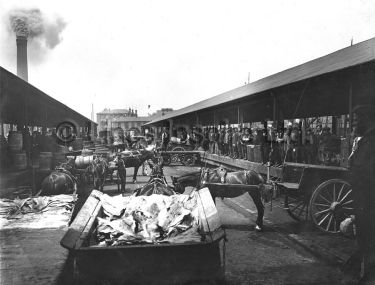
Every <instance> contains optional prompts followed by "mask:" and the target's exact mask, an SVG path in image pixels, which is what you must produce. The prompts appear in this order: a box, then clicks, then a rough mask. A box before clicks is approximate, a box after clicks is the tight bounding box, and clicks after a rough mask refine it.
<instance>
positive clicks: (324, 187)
mask: <svg viewBox="0 0 375 285" xmlns="http://www.w3.org/2000/svg"><path fill="white" fill-rule="evenodd" d="M353 203H354V202H353V197H352V187H351V186H350V184H349V183H348V182H346V181H345V180H342V179H331V180H327V181H325V182H323V183H322V184H320V185H319V186H318V187H317V188H316V189H315V191H314V193H313V195H312V197H311V201H310V209H311V210H310V215H311V219H312V221H313V222H314V225H315V226H316V227H317V228H318V229H319V230H321V231H323V232H329V233H339V232H340V223H341V222H342V221H343V220H344V219H345V218H347V217H348V216H350V215H352V214H353V213H354V207H353Z"/></svg>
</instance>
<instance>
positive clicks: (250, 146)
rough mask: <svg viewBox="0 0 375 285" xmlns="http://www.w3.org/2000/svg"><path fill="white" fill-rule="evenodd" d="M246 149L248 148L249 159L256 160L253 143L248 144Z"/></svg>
mask: <svg viewBox="0 0 375 285" xmlns="http://www.w3.org/2000/svg"><path fill="white" fill-rule="evenodd" d="M246 150H247V160H248V161H252V162H254V161H255V158H254V145H252V144H250V145H247V146H246Z"/></svg>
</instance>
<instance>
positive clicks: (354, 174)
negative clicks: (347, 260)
mask: <svg viewBox="0 0 375 285" xmlns="http://www.w3.org/2000/svg"><path fill="white" fill-rule="evenodd" d="M353 114H354V121H353V127H354V134H355V136H357V138H356V139H355V141H354V144H353V150H352V153H351V155H350V156H349V170H350V175H351V179H350V180H351V181H350V182H351V185H352V187H353V200H354V212H355V225H356V235H357V243H358V252H357V257H358V258H359V261H360V268H358V269H359V270H360V278H361V282H363V283H361V284H374V283H371V282H375V105H359V106H357V107H355V108H354V109H353ZM357 260H358V259H357ZM368 282H370V283H368Z"/></svg>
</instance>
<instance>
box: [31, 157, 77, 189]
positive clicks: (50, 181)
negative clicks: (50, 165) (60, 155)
mask: <svg viewBox="0 0 375 285" xmlns="http://www.w3.org/2000/svg"><path fill="white" fill-rule="evenodd" d="M74 173H75V165H74V160H68V161H67V162H65V163H61V164H60V166H58V167H56V169H55V170H53V171H52V172H51V173H50V174H49V175H48V176H47V177H46V178H44V179H43V181H42V186H41V190H40V191H39V192H38V194H37V195H36V196H39V195H43V196H48V195H59V194H72V193H75V192H77V178H76V176H75V175H74Z"/></svg>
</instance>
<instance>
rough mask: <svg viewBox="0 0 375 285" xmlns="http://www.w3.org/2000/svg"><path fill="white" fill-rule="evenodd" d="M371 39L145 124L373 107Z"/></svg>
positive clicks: (291, 115) (324, 113)
mask: <svg viewBox="0 0 375 285" xmlns="http://www.w3.org/2000/svg"><path fill="white" fill-rule="evenodd" d="M374 72H375V38H371V39H369V40H367V41H364V42H361V43H358V44H355V45H352V46H348V47H346V48H344V49H341V50H338V51H336V52H333V53H331V54H328V55H326V56H323V57H320V58H317V59H315V60H312V61H309V62H306V63H304V64H301V65H298V66H295V67H293V68H290V69H287V70H284V71H282V72H279V73H276V74H273V75H271V76H268V77H266V78H263V79H260V80H258V81H255V82H252V83H250V84H247V85H244V86H241V87H238V88H236V89H233V90H230V91H228V92H225V93H222V94H219V95H217V96H214V97H211V98H208V99H206V100H203V101H200V102H197V103H195V104H193V105H190V106H187V107H185V108H182V109H179V110H176V111H174V112H170V113H167V114H165V115H164V116H161V117H158V118H156V119H154V120H153V121H151V122H148V123H147V124H146V125H155V124H156V125H159V124H162V123H163V122H166V121H168V120H169V119H173V120H174V121H175V122H176V121H177V122H182V121H186V120H187V119H190V120H191V119H194V122H195V120H196V122H197V123H203V124H205V123H212V122H216V123H218V121H220V120H221V119H222V118H223V117H227V118H229V121H231V123H236V122H252V121H253V122H254V121H261V120H265V119H270V120H272V119H279V120H282V119H292V118H302V117H313V116H328V115H341V114H348V113H349V110H350V108H351V106H350V105H355V104H368V103H375V80H374V75H375V74H374Z"/></svg>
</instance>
